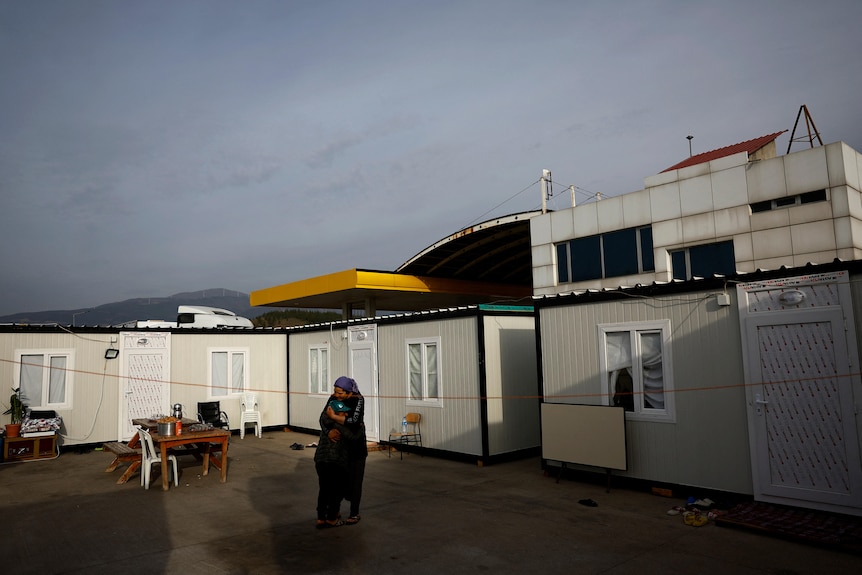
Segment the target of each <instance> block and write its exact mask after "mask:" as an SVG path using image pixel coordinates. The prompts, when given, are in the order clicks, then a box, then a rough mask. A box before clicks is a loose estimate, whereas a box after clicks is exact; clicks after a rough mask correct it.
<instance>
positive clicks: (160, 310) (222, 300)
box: [0, 288, 281, 326]
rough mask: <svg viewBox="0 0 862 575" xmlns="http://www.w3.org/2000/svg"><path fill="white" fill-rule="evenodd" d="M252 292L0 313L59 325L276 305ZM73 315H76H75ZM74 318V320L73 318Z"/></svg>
mask: <svg viewBox="0 0 862 575" xmlns="http://www.w3.org/2000/svg"><path fill="white" fill-rule="evenodd" d="M248 300H249V295H248V294H247V293H242V292H238V291H233V290H229V289H224V288H214V289H205V290H201V291H196V292H183V293H178V294H174V295H172V296H169V297H152V298H135V299H127V300H125V301H120V302H115V303H106V304H103V305H100V306H97V307H94V308H80V309H64V310H50V311H36V312H25V313H16V314H12V315H6V316H0V323H30V324H40V323H58V324H60V325H73V323H74V325H79V326H80V325H100V326H110V325H118V324H121V323H124V322H127V321H132V320H137V319H162V320H167V321H175V320H176V318H177V306H180V305H205V306H209V307H220V308H222V309H228V310H230V311H232V312H234V313H235V314H237V315H240V316H242V317H247V318H249V319H254V318H256V317H257V316H260V315H263V314H265V313H267V312H271V311H273V310H275V309H281V308H268V307H251V306H250V305H249V303H248ZM73 316H74V317H73ZM73 319H74V322H73Z"/></svg>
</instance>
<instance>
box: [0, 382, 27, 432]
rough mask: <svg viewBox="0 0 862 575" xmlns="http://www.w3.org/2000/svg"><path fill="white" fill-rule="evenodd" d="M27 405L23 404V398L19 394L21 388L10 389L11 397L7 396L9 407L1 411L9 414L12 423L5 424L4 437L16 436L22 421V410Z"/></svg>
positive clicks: (24, 409) (23, 410) (25, 408)
mask: <svg viewBox="0 0 862 575" xmlns="http://www.w3.org/2000/svg"><path fill="white" fill-rule="evenodd" d="M26 410H27V406H26V405H24V398H23V396H22V395H21V388H20V387H18V388H17V389H16V388H13V389H12V397H10V398H9V409H7V410H6V411H4V412H3V415H9V416H11V419H12V423H7V424H6V437H18V436H19V435H20V433H21V422H22V421H24V412H25V411H26Z"/></svg>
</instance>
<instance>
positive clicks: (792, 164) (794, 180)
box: [783, 146, 829, 196]
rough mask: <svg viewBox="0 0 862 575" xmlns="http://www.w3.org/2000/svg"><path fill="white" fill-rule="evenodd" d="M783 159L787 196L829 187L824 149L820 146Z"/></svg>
mask: <svg viewBox="0 0 862 575" xmlns="http://www.w3.org/2000/svg"><path fill="white" fill-rule="evenodd" d="M783 157H784V172H785V175H786V178H787V195H789V196H793V195H796V194H804V193H805V192H812V191H814V190H823V189H826V188H828V187H829V173H828V171H827V170H826V148H824V147H822V146H820V147H817V148H811V149H810V150H804V151H802V152H798V153H795V154H787V155H786V156H783Z"/></svg>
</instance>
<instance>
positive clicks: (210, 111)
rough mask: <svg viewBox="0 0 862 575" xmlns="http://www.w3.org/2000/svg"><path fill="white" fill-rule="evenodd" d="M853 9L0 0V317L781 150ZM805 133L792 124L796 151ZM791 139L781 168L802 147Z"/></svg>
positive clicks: (387, 239)
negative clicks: (703, 162) (764, 142)
mask: <svg viewBox="0 0 862 575" xmlns="http://www.w3.org/2000/svg"><path fill="white" fill-rule="evenodd" d="M859 22H862V2H859V1H858V0H821V1H820V2H810V1H809V0H745V1H739V0H723V1H721V2H717V1H714V0H713V1H710V2H704V1H697V0H689V1H644V0H633V1H628V0H616V1H611V0H599V1H590V0H579V1H577V2H575V1H569V0H522V1H510V0H476V1H471V0H454V1H450V0H435V1H433V2H428V1H427V0H425V1H422V0H389V1H382V0H361V1H360V0H353V1H348V0H314V1H311V0H308V1H293V0H272V1H270V0H244V1H242V2H239V1H234V0H231V1H224V0H200V1H197V0H183V1H180V2H177V1H176V0H151V1H147V2H127V1H121V0H56V1H51V0H30V1H19V0H0V78H2V80H0V246H2V247H0V315H8V314H13V313H20V312H32V311H43V310H54V309H81V308H87V307H94V306H98V305H101V304H104V303H110V302H115V301H121V300H125V299H129V298H136V297H167V296H170V295H173V294H175V293H180V292H186V291H195V290H200V289H206V288H216V287H221V288H227V289H231V290H237V291H242V292H252V291H255V290H259V289H263V288H267V287H272V286H276V285H281V284H284V283H288V282H293V281H298V280H301V279H305V278H309V277H314V276H318V275H324V274H329V273H334V272H338V271H341V270H345V269H351V268H363V269H374V270H386V271H392V270H395V269H396V268H397V267H399V266H400V265H401V264H402V263H404V262H406V261H407V260H409V259H410V258H411V257H412V256H414V255H415V254H417V253H419V252H420V251H422V250H423V249H424V248H426V247H427V246H429V245H431V244H433V243H435V242H436V241H438V240H440V239H442V238H444V237H446V236H448V235H450V234H452V233H454V232H456V231H458V230H460V229H462V228H464V227H466V226H469V225H472V224H476V223H479V222H482V221H485V220H488V219H491V218H494V217H497V216H502V215H507V214H512V213H517V212H521V211H527V210H533V209H537V208H540V206H541V195H540V189H541V188H540V184H539V183H538V182H539V178H540V177H541V175H542V170H543V169H548V170H551V172H552V178H553V182H554V183H553V192H554V195H553V197H552V198H551V199H550V201H549V204H548V207H549V208H551V209H564V208H566V207H568V206H569V205H570V195H569V193H568V191H567V188H568V186H570V185H575V186H576V190H577V201H578V203H584V202H587V201H595V196H596V194H602V195H606V196H615V195H619V194H623V193H628V192H633V191H637V190H641V189H643V187H644V178H646V177H648V176H650V175H653V174H657V173H659V172H661V171H662V170H664V169H666V168H668V167H670V166H672V165H673V164H676V163H677V162H679V161H681V160H683V159H685V158H687V157H688V155H689V140H687V139H686V136H688V135H692V136H693V139H692V140H691V142H690V143H691V147H692V152H693V153H695V154H697V153H701V152H705V151H709V150H713V149H716V148H721V147H724V146H728V145H731V144H735V143H738V142H742V141H744V140H749V139H752V138H756V137H759V136H762V135H765V134H769V133H773V132H777V131H780V130H788V133H785V134H784V135H783V136H782V137H780V138H779V139H778V141H777V146H778V152H779V154H784V153H786V151H787V146H788V144H789V142H790V137H789V136H790V133H789V130H792V128H793V125H794V122H795V121H796V118H797V115H798V113H799V110H800V107H801V106H802V105H806V106H807V107H808V110H809V112H810V113H811V117H812V119H813V121H814V125H815V127H816V128H817V130H818V131H819V133H820V136H821V138H822V140H823V143H824V144H827V143H831V142H836V141H844V142H846V143H847V144H849V145H850V146H851V147H853V148H855V149H856V150H859V151H862V106H860V101H862V99H860V94H862V57H860V56H862V35H860V33H859V28H858V26H859ZM800 135H805V136H806V137H807V130H806V129H805V124H804V122H803V121H800V127H799V128H798V129H797V137H798V136H800ZM808 146H809V144H808V142H807V140H806V141H805V142H803V143H794V144H793V148H792V150H791V151H799V150H801V149H804V148H805V147H808Z"/></svg>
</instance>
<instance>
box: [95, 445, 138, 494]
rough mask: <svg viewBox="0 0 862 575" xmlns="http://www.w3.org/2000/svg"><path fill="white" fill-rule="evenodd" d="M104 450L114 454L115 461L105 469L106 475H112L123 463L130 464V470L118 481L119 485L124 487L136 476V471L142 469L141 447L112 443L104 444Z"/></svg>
mask: <svg viewBox="0 0 862 575" xmlns="http://www.w3.org/2000/svg"><path fill="white" fill-rule="evenodd" d="M135 437H136V438H137V435H135ZM102 449H104V450H105V451H109V452H111V453H113V454H114V460H113V461H112V462H111V464H110V465H108V467H107V468H106V469H105V473H111V472H112V471H114V470H115V469H116V468H117V467H118V466H119V465H120V464H121V463H126V462H128V463H129V468H128V469H126V472H125V473H123V475H122V477H120V478H119V479H117V485H122V484H123V483H125V482H126V481H128V480H129V478H130V477H131V476H132V474H134V473H135V471H137V470H138V469H140V467H141V448H140V447H132V446H130V445H129V444H128V443H121V442H119V441H112V442H110V443H105V444H103V445H102Z"/></svg>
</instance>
